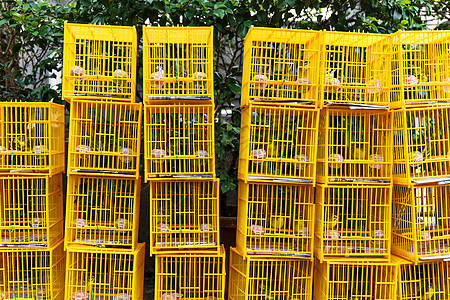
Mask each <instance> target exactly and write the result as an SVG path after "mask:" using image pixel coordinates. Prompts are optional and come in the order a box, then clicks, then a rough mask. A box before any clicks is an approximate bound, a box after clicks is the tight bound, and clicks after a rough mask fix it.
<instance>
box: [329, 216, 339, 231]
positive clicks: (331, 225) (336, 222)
mask: <svg viewBox="0 0 450 300" xmlns="http://www.w3.org/2000/svg"><path fill="white" fill-rule="evenodd" d="M338 225H339V217H338V216H337V215H333V217H332V218H331V222H326V228H327V229H328V230H333V229H334V228H335V227H336V226H338Z"/></svg>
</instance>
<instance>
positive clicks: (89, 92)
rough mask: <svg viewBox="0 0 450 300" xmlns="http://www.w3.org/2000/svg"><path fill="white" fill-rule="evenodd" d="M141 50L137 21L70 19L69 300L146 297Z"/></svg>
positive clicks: (66, 76)
mask: <svg viewBox="0 0 450 300" xmlns="http://www.w3.org/2000/svg"><path fill="white" fill-rule="evenodd" d="M136 52H137V38H136V29H135V28H134V27H119V26H103V25H84V24H70V23H65V26H64V63H63V98H64V99H65V100H66V101H68V102H70V126H69V145H68V167H67V173H68V178H67V200H66V201H67V202H66V222H65V238H64V247H65V249H66V251H67V268H66V291H65V296H64V298H65V299H76V300H85V299H94V298H99V297H100V298H105V297H106V298H111V299H116V300H119V299H121V300H125V299H142V293H143V270H144V268H143V257H144V245H143V244H139V243H138V229H139V197H140V177H139V155H140V151H141V150H140V148H141V129H142V104H139V103H136V99H135V89H136V72H137V71H136V60H137V53H136Z"/></svg>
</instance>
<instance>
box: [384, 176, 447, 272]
mask: <svg viewBox="0 0 450 300" xmlns="http://www.w3.org/2000/svg"><path fill="white" fill-rule="evenodd" d="M416 191H417V192H416ZM449 195H450V185H448V184H447V185H440V184H430V185H417V186H410V187H407V186H399V185H398V186H397V185H396V186H394V189H393V200H392V207H393V208H392V253H393V254H395V255H397V256H399V257H402V258H404V259H407V260H409V261H412V262H415V263H416V264H417V263H419V262H425V261H430V260H439V259H440V260H442V259H450V238H449V235H448V234H445V233H446V231H448V230H450V229H449V227H450V225H447V229H446V227H445V225H444V224H446V223H447V222H446V219H447V218H449V217H450V212H448V207H446V206H447V203H446V201H445V197H446V196H447V197H448V196H449ZM430 198H431V199H430ZM429 200H431V201H430V202H428V201H429ZM419 202H420V203H421V205H420V204H418V203H419ZM439 208H440V209H439ZM402 215H403V216H404V217H403V218H402ZM440 222H442V223H441V224H442V225H439V224H436V223H440ZM409 224H411V229H410V232H409V234H408V228H405V227H409ZM430 224H431V226H429V225H430ZM402 225H403V226H402ZM422 227H423V229H422V230H420V228H422ZM427 227H428V229H427ZM429 227H431V228H429ZM403 231H405V232H403ZM440 232H442V234H443V235H442V236H439V234H440Z"/></svg>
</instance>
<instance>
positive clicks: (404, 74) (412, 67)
mask: <svg viewBox="0 0 450 300" xmlns="http://www.w3.org/2000/svg"><path fill="white" fill-rule="evenodd" d="M392 42H393V46H392V66H391V70H392V92H391V107H392V108H405V107H417V106H424V107H428V106H430V105H431V104H442V103H450V55H449V52H450V31H444V30H428V31H399V32H398V33H396V34H393V40H392Z"/></svg>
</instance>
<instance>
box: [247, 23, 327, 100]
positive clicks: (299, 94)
mask: <svg viewBox="0 0 450 300" xmlns="http://www.w3.org/2000/svg"><path fill="white" fill-rule="evenodd" d="M319 51H320V33H319V32H318V31H312V30H297V29H285V28H258V27H253V26H252V27H251V28H250V30H249V31H248V33H247V36H246V37H245V44H244V63H243V73H242V93H241V106H242V107H245V106H247V105H249V104H250V103H252V102H261V101H262V102H266V103H265V104H267V105H270V102H278V103H279V102H289V105H292V106H313V107H317V106H318V104H319V103H318V89H319V83H320V78H319V61H320V55H319V53H320V52H319Z"/></svg>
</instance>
